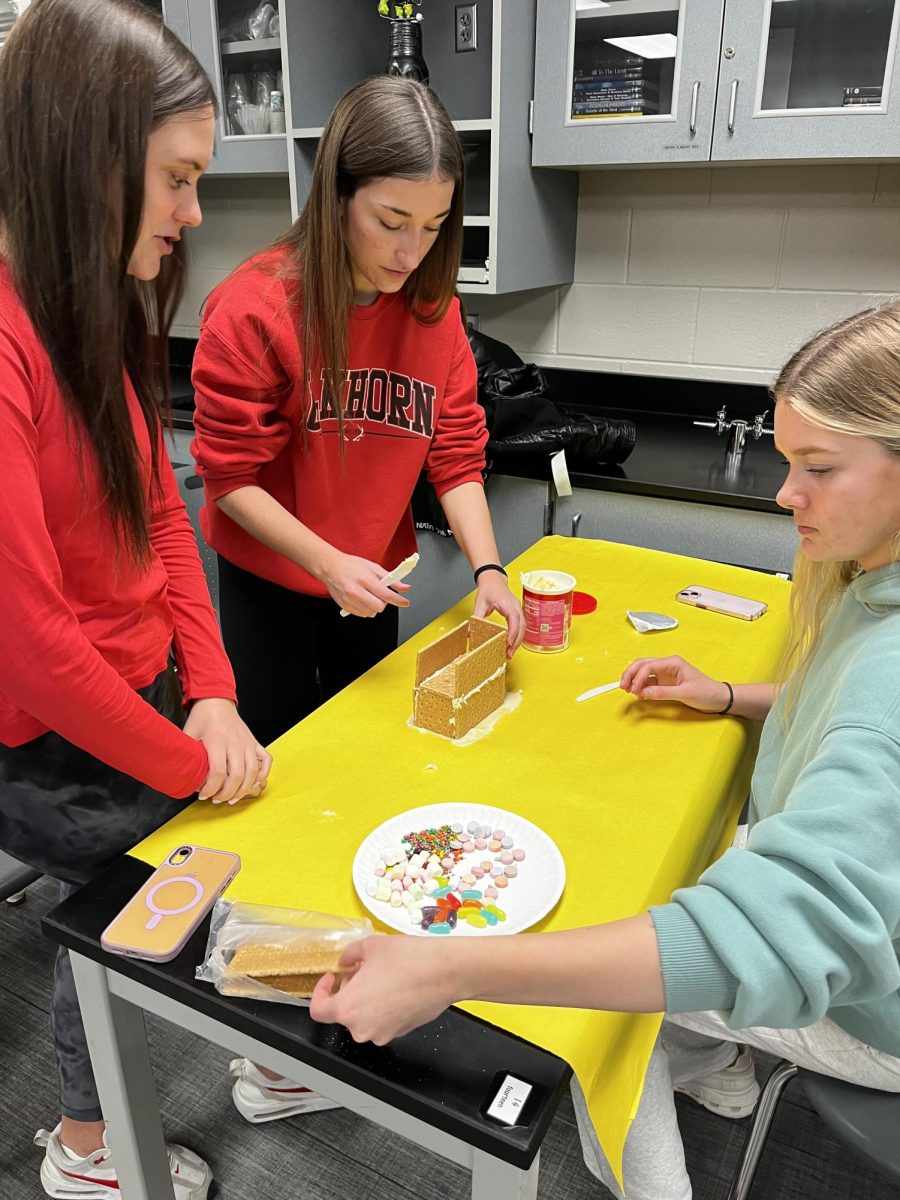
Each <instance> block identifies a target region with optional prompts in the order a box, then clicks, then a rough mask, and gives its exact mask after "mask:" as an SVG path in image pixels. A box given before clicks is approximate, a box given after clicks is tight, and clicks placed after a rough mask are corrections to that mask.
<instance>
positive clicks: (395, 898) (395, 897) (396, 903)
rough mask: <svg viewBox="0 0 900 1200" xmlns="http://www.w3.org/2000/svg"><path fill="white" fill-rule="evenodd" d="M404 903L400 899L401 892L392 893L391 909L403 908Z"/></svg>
mask: <svg viewBox="0 0 900 1200" xmlns="http://www.w3.org/2000/svg"><path fill="white" fill-rule="evenodd" d="M402 906H403V901H402V900H401V899H400V893H399V892H391V908H401V907H402Z"/></svg>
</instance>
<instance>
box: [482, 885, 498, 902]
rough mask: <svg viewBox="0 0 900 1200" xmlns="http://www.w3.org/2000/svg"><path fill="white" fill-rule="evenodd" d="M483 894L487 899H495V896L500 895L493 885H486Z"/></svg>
mask: <svg viewBox="0 0 900 1200" xmlns="http://www.w3.org/2000/svg"><path fill="white" fill-rule="evenodd" d="M484 895H485V899H487V900H496V899H497V897H498V896H499V895H500V893H499V892H498V891H497V889H496V888H495V887H486V888H485V889H484Z"/></svg>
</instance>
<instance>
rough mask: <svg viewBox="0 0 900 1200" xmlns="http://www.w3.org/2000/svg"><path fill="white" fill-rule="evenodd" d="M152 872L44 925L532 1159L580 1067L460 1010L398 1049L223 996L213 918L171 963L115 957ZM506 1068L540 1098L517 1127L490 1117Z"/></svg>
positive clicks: (101, 884)
mask: <svg viewBox="0 0 900 1200" xmlns="http://www.w3.org/2000/svg"><path fill="white" fill-rule="evenodd" d="M150 872H151V868H150V867H149V866H148V865H147V864H146V863H143V862H141V861H140V860H139V859H136V858H131V857H127V856H126V857H124V858H121V859H119V860H118V861H117V862H116V863H114V864H113V866H112V867H110V868H109V870H107V871H105V872H104V873H103V874H101V875H100V876H98V877H97V879H95V880H93V881H92V882H91V883H89V884H87V885H86V886H85V887H84V888H82V889H81V890H80V891H79V892H77V893H76V894H75V895H73V896H71V897H70V898H69V899H68V900H66V901H64V902H63V903H62V904H60V905H58V906H57V907H56V908H54V909H53V910H52V911H51V912H50V913H48V914H47V916H46V917H45V918H44V920H43V928H44V932H45V933H46V935H47V936H48V937H49V938H50V939H51V940H52V941H54V942H58V943H60V944H61V945H63V946H66V947H67V948H68V949H69V950H74V951H76V952H77V953H78V954H81V955H83V956H84V957H85V958H89V959H92V960H93V961H95V962H99V963H102V964H103V965H104V966H105V967H108V968H110V969H111V970H113V971H116V972H118V973H119V974H121V975H124V976H126V977H127V978H129V979H132V980H135V981H136V982H138V983H141V984H144V985H145V986H147V987H150V988H152V989H154V990H155V991H157V992H160V993H161V994H162V995H164V996H167V997H169V998H170V999H172V1000H176V1001H178V1002H180V1003H182V1004H185V1005H187V1006H188V1007H190V1008H191V1009H194V1010H195V1011H197V1012H199V1013H202V1014H204V1015H206V1016H208V1017H212V1018H213V1019H215V1020H217V1021H220V1022H221V1023H222V1024H223V1025H226V1026H229V1027H230V1028H232V1029H235V1030H238V1031H239V1032H241V1033H244V1034H247V1035H249V1036H252V1037H255V1038H257V1039H259V1040H260V1041H262V1042H265V1043H266V1044H268V1045H270V1046H272V1047H273V1048H274V1049H276V1050H278V1051H281V1052H283V1053H285V1054H289V1055H291V1056H292V1057H294V1058H297V1059H299V1060H300V1061H302V1062H305V1063H308V1064H309V1066H311V1067H313V1068H315V1069H317V1070H320V1071H324V1072H326V1073H327V1074H329V1075H331V1076H333V1077H334V1078H335V1079H339V1080H341V1081H342V1082H344V1083H347V1084H350V1085H351V1086H353V1087H355V1088H358V1089H359V1090H360V1091H362V1092H365V1093H367V1094H368V1095H370V1096H373V1097H374V1098H376V1099H378V1100H382V1101H385V1102H386V1103H388V1104H390V1105H392V1106H393V1107H394V1108H397V1109H400V1110H401V1111H403V1112H406V1113H408V1114H410V1115H411V1116H413V1117H416V1118H418V1119H419V1120H421V1121H424V1122H426V1123H427V1124H429V1125H433V1126H435V1127H437V1128H439V1129H441V1130H443V1131H444V1132H445V1133H448V1134H451V1135H453V1136H455V1137H459V1138H461V1139H463V1140H464V1141H466V1142H468V1143H469V1144H471V1145H473V1146H475V1147H477V1148H478V1149H481V1150H484V1151H486V1152H487V1153H489V1154H492V1155H494V1156H495V1157H497V1158H499V1159H501V1160H503V1161H505V1162H508V1163H510V1164H512V1165H513V1166H516V1167H519V1168H522V1169H527V1168H528V1167H530V1166H531V1163H532V1161H533V1160H534V1157H535V1155H536V1153H537V1151H538V1150H539V1149H540V1146H541V1143H542V1141H543V1139H544V1136H545V1134H546V1132H547V1128H548V1126H549V1124H550V1121H551V1120H552V1118H553V1114H554V1112H555V1110H556V1106H557V1104H558V1103H559V1100H560V1098H561V1097H562V1094H563V1092H564V1090H565V1089H566V1087H567V1086H568V1083H569V1079H570V1077H571V1074H572V1072H571V1068H570V1067H569V1066H568V1064H567V1063H565V1062H564V1061H563V1060H562V1059H560V1058H558V1057H557V1056H556V1055H553V1054H549V1053H548V1052H547V1051H545V1050H541V1049H540V1048H539V1047H537V1046H534V1045H532V1044H531V1043H530V1042H526V1041H523V1040H521V1039H520V1038H517V1037H514V1036H513V1035H512V1034H509V1033H506V1032H504V1031H502V1030H500V1029H497V1028H495V1027H494V1026H492V1025H488V1024H486V1023H485V1022H483V1021H480V1020H478V1019H477V1018H475V1017H472V1016H470V1015H469V1014H467V1013H464V1012H460V1011H458V1010H455V1009H451V1010H449V1011H448V1012H446V1013H445V1014H444V1015H443V1016H442V1017H440V1018H439V1019H438V1020H436V1021H433V1022H431V1023H430V1024H429V1025H426V1026H423V1027H422V1028H421V1029H418V1030H416V1031H415V1032H413V1033H410V1034H407V1035H406V1036H405V1037H403V1038H398V1039H397V1040H396V1041H394V1042H392V1043H391V1044H390V1045H388V1046H374V1045H372V1044H370V1043H365V1044H363V1045H358V1044H357V1043H356V1042H354V1041H353V1039H352V1038H351V1037H350V1035H349V1033H348V1032H347V1030H346V1029H344V1028H343V1027H342V1026H340V1025H320V1024H318V1023H317V1022H315V1021H313V1020H312V1019H311V1017H310V1016H309V1012H308V1011H307V1010H306V1009H305V1008H300V1007H296V1006H292V1005H280V1004H271V1003H267V1002H265V1001H257V1000H244V999H236V998H234V997H230V996H220V995H219V993H218V992H216V991H215V989H214V988H213V987H212V986H211V985H210V984H206V983H199V982H198V981H197V980H196V979H195V978H194V970H195V968H196V966H198V965H199V964H200V963H201V962H202V960H203V957H204V954H205V951H206V941H207V937H208V933H209V920H207V921H205V922H204V923H203V925H202V927H201V928H200V929H198V930H197V932H196V933H195V934H194V936H193V937H192V938H191V940H190V941H189V942H188V944H187V946H186V947H185V949H184V950H183V951H182V953H181V954H179V955H178V957H177V958H175V959H173V960H172V961H171V962H169V963H151V962H143V961H141V960H140V959H135V958H125V957H122V956H120V955H117V954H109V953H108V952H106V951H105V950H103V949H102V948H101V946H100V934H101V933H102V931H103V930H104V929H105V928H106V926H107V925H108V924H109V922H110V921H111V920H112V918H113V917H114V916H115V915H116V914H117V913H118V912H119V910H120V909H121V908H122V907H123V906H124V905H125V903H126V901H128V900H129V899H130V898H131V897H132V896H133V895H134V893H135V892H136V891H137V890H138V889H139V888H140V887H141V886H142V884H143V883H144V881H145V880H146V878H147V877H148V875H149V874H150ZM402 986H403V985H402V983H398V987H402ZM501 1071H503V1072H508V1073H509V1074H511V1075H514V1076H516V1077H517V1078H520V1079H524V1080H526V1081H527V1082H529V1083H532V1084H534V1085H536V1087H537V1089H538V1091H537V1095H538V1097H539V1103H538V1104H536V1105H535V1107H534V1110H533V1113H532V1114H531V1115H530V1118H529V1122H528V1124H521V1123H520V1124H519V1125H518V1126H516V1127H514V1128H507V1127H506V1126H504V1125H501V1124H499V1123H496V1122H494V1121H493V1120H491V1119H489V1118H487V1117H484V1116H482V1115H481V1113H480V1111H479V1109H480V1108H481V1106H482V1104H484V1103H485V1101H486V1100H488V1099H489V1098H491V1099H492V1098H493V1094H494V1091H495V1090H496V1085H495V1077H496V1075H497V1073H498V1072H501ZM526 1115H527V1114H526Z"/></svg>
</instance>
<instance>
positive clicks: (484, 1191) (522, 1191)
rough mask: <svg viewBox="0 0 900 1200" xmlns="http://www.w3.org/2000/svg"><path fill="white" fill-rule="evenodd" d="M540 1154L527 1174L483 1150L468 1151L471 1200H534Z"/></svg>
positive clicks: (539, 1166)
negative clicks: (469, 1154) (470, 1155)
mask: <svg viewBox="0 0 900 1200" xmlns="http://www.w3.org/2000/svg"><path fill="white" fill-rule="evenodd" d="M540 1169H541V1155H540V1151H539V1152H538V1153H537V1154H536V1155H535V1158H534V1162H533V1163H532V1164H531V1166H530V1167H529V1169H528V1170H527V1171H523V1170H522V1169H521V1168H520V1167H513V1166H511V1165H510V1164H509V1163H505V1162H501V1161H500V1159H499V1158H494V1156H493V1155H492V1154H485V1153H484V1151H483V1150H474V1149H473V1151H472V1200H537V1186H538V1173H539V1172H540Z"/></svg>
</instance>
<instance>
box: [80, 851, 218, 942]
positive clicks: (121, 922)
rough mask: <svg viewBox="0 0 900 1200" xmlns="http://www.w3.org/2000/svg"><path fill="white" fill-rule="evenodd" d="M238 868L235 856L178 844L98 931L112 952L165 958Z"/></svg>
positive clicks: (204, 912)
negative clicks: (104, 927) (107, 923)
mask: <svg viewBox="0 0 900 1200" xmlns="http://www.w3.org/2000/svg"><path fill="white" fill-rule="evenodd" d="M240 868H241V860H240V859H239V858H238V856H237V855H236V854H231V853H229V852H228V851H226V850H208V849H206V847H205V846H178V847H176V849H175V850H173V851H172V853H171V854H170V855H169V856H168V857H167V859H166V861H165V862H164V863H162V864H161V865H160V866H159V867H157V868H156V870H155V871H154V872H153V874H152V875H151V876H150V878H149V879H148V880H147V882H146V883H145V884H144V886H143V887H142V888H141V889H140V891H139V892H137V894H136V895H134V896H133V897H132V898H131V899H130V900H129V901H128V903H127V904H126V905H125V907H124V908H123V909H122V911H121V912H120V913H119V915H118V916H117V917H114V918H113V919H112V921H110V923H109V925H107V927H106V929H104V931H103V933H102V934H101V935H100V945H101V946H102V947H103V949H104V950H110V951H112V952H113V953H114V954H127V955H129V956H130V957H132V958H147V959H150V961H151V962H168V961H169V960H170V959H172V958H174V957H175V956H176V955H177V954H178V953H179V952H180V951H181V950H182V949H183V948H184V945H185V943H186V942H187V940H188V938H189V937H190V936H191V934H192V933H193V932H194V930H195V929H196V928H197V926H198V925H199V924H200V922H201V921H202V920H203V918H204V917H205V916H206V914H207V913H208V912H209V910H210V909H211V908H212V906H213V905H214V904H215V902H216V900H217V899H218V897H219V896H220V895H221V894H222V892H224V890H225V888H227V887H228V885H229V883H231V881H232V879H234V877H235V875H236V874H237V873H238V871H239V870H240Z"/></svg>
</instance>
